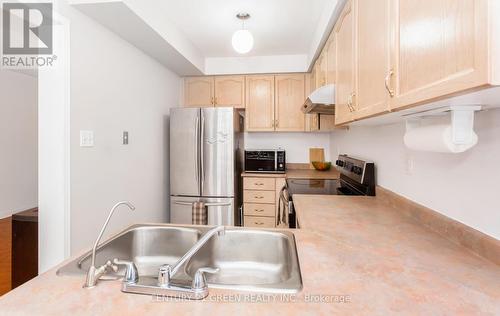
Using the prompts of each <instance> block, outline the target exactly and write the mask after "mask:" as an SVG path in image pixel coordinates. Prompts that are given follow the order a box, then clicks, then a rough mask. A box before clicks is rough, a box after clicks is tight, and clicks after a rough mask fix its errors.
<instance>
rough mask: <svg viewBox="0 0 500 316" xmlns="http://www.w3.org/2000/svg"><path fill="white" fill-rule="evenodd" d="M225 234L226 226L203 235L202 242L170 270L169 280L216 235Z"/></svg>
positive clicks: (196, 244) (218, 227)
mask: <svg viewBox="0 0 500 316" xmlns="http://www.w3.org/2000/svg"><path fill="white" fill-rule="evenodd" d="M225 232H226V228H225V227H224V226H216V227H214V228H212V229H210V230H209V231H208V232H206V233H205V235H203V237H202V238H200V240H198V241H197V242H196V243H195V244H194V245H193V247H191V249H189V250H188V251H187V252H186V253H185V254H184V256H182V258H180V259H179V261H177V262H176V263H175V265H174V266H173V267H172V269H171V270H170V276H169V279H171V278H172V277H173V276H174V275H175V274H176V273H177V271H179V269H180V268H181V267H182V265H183V264H184V263H186V261H188V260H189V259H191V258H192V257H193V256H194V255H195V254H196V253H197V252H198V251H199V250H200V249H201V247H203V245H205V244H206V243H207V242H208V241H209V240H210V238H212V237H213V236H214V235H218V236H223V235H224V234H225Z"/></svg>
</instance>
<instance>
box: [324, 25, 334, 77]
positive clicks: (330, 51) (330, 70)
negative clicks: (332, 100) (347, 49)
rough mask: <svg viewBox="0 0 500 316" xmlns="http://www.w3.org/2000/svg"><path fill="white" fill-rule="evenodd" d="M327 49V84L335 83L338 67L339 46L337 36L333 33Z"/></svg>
mask: <svg viewBox="0 0 500 316" xmlns="http://www.w3.org/2000/svg"><path fill="white" fill-rule="evenodd" d="M325 49H326V84H334V83H335V69H336V67H337V45H336V43H335V34H334V33H333V32H332V34H331V35H330V38H329V40H328V42H327V43H326V46H325Z"/></svg>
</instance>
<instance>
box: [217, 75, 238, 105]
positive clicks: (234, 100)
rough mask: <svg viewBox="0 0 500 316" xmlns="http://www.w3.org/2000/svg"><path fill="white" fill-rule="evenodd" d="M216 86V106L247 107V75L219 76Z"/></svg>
mask: <svg viewBox="0 0 500 316" xmlns="http://www.w3.org/2000/svg"><path fill="white" fill-rule="evenodd" d="M214 88H215V93H214V95H215V99H214V104H215V106H233V107H235V108H238V109H244V108H245V76H217V77H215V81H214Z"/></svg>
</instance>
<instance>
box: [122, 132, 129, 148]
mask: <svg viewBox="0 0 500 316" xmlns="http://www.w3.org/2000/svg"><path fill="white" fill-rule="evenodd" d="M123 145H128V132H127V131H124V132H123Z"/></svg>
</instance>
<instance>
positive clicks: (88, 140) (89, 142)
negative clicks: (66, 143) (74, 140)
mask: <svg viewBox="0 0 500 316" xmlns="http://www.w3.org/2000/svg"><path fill="white" fill-rule="evenodd" d="M80 147H94V132H93V131H80Z"/></svg>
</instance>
